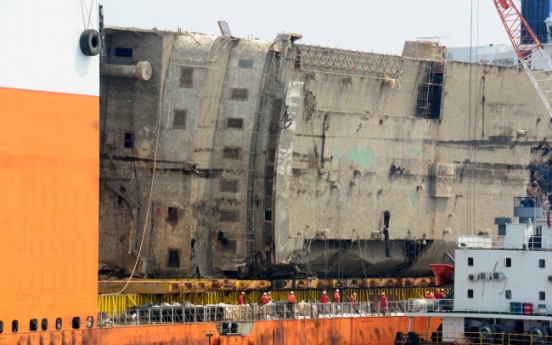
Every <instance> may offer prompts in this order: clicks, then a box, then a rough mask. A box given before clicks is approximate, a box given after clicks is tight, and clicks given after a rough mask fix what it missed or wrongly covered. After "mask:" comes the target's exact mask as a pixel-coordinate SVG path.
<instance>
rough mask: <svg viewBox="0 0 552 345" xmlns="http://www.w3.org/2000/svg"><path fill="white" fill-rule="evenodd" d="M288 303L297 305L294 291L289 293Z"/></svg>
mask: <svg viewBox="0 0 552 345" xmlns="http://www.w3.org/2000/svg"><path fill="white" fill-rule="evenodd" d="M288 303H291V304H295V295H294V294H293V291H291V292H290V293H289V296H288Z"/></svg>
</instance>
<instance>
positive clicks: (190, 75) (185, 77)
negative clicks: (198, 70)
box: [180, 67, 194, 89]
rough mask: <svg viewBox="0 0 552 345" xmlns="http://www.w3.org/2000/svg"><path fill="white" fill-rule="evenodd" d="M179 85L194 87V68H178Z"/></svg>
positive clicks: (188, 87)
mask: <svg viewBox="0 0 552 345" xmlns="http://www.w3.org/2000/svg"><path fill="white" fill-rule="evenodd" d="M180 87H184V88H187V89H191V88H193V87H194V69H193V68H190V67H182V68H181V69H180Z"/></svg>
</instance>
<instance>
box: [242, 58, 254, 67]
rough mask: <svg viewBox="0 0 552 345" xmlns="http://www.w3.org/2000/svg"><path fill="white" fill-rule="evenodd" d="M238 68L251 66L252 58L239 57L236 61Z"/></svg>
mask: <svg viewBox="0 0 552 345" xmlns="http://www.w3.org/2000/svg"><path fill="white" fill-rule="evenodd" d="M238 67H239V68H253V60H245V59H240V61H238Z"/></svg>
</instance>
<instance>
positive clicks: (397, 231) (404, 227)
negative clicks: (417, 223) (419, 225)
mask: <svg viewBox="0 0 552 345" xmlns="http://www.w3.org/2000/svg"><path fill="white" fill-rule="evenodd" d="M405 230H406V226H399V227H398V228H396V229H395V230H393V234H395V235H400V234H401V233H403V232H404V231H405Z"/></svg>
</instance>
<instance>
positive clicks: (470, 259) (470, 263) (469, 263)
mask: <svg viewBox="0 0 552 345" xmlns="http://www.w3.org/2000/svg"><path fill="white" fill-rule="evenodd" d="M468 266H473V258H468Z"/></svg>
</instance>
